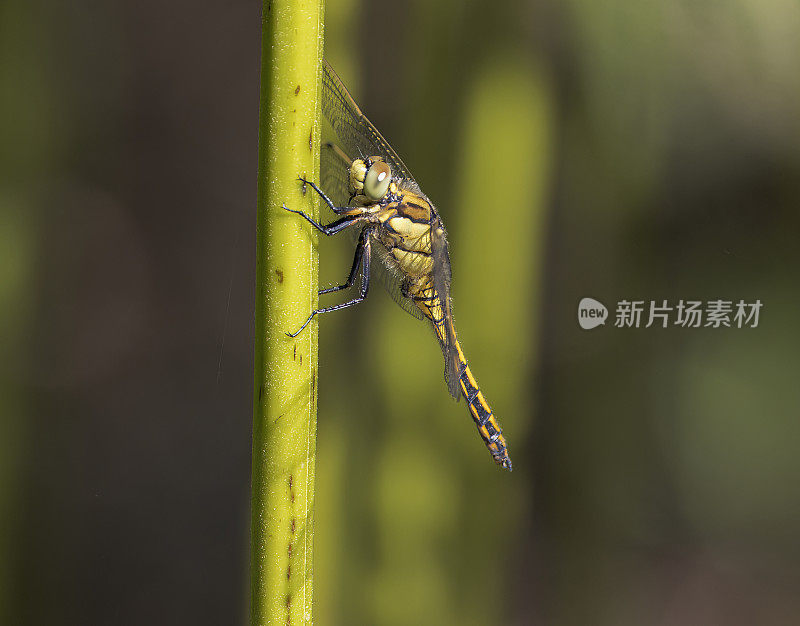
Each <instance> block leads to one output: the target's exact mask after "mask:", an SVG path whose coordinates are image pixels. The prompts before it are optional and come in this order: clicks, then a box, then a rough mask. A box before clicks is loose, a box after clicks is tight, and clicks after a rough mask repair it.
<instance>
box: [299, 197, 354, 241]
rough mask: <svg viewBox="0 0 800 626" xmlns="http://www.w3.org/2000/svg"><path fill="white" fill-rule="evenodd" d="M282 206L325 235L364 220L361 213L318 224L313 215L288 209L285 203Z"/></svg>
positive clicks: (332, 233) (333, 233)
mask: <svg viewBox="0 0 800 626" xmlns="http://www.w3.org/2000/svg"><path fill="white" fill-rule="evenodd" d="M283 208H284V209H286V210H287V211H289V213H297V215H300V216H302V217H303V218H305V219H306V221H308V222H309V223H310V224H311V225H312V226H313V227H314V228H316V229H317V230H318V231H319V232H321V233H325V234H326V235H328V236H330V235H335V234H336V233H338V232H340V231H342V230H344V229H345V228H347V227H348V226H352V225H353V224H357V223H358V222H362V221H364V217H363V216H361V215H356V216H355V217H342V218H339V219H338V220H336V221H335V222H331V223H330V224H320V223H319V222H316V221H314V218H313V217H310V216H308V215H306V214H305V213H303V212H302V211H296V210H294V209H290V208H289V207H287V206H286V205H285V204H284V205H283Z"/></svg>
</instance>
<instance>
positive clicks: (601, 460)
mask: <svg viewBox="0 0 800 626" xmlns="http://www.w3.org/2000/svg"><path fill="white" fill-rule="evenodd" d="M260 11H261V6H260V3H259V2H257V1H256V0H247V1H244V0H227V1H225V2H211V1H209V2H204V3H196V2H188V1H183V0H175V1H172V2H166V3H164V2H153V1H144V2H141V1H140V2H132V1H123V0H117V1H116V2H105V3H103V2H87V1H86V0H77V1H76V2H72V3H68V4H67V3H55V2H52V1H50V2H42V1H40V0H5V2H4V3H3V4H2V5H0V129H1V130H0V138H1V140H0V345H2V347H3V355H4V358H3V361H2V364H1V365H0V623H2V624H6V623H8V624H45V623H47V624H188V623H192V624H240V623H243V622H244V620H245V619H246V609H247V598H246V593H247V591H246V590H247V560H248V552H247V551H248V546H247V541H248V498H249V480H250V475H249V455H250V439H249V433H250V423H251V409H252V407H251V398H252V332H253V331H252V327H253V320H252V310H253V283H254V280H255V277H254V255H253V249H254V245H253V244H254V238H255V234H254V225H255V185H256V178H255V177H256V155H257V146H256V144H257V116H258V75H259V74H258V71H259V70H258V68H259V50H260ZM325 35H326V51H327V56H328V58H329V60H330V61H331V62H332V64H333V66H334V67H335V68H336V69H337V71H338V72H339V73H340V75H341V76H342V78H343V80H344V81H345V83H346V84H347V85H348V86H350V88H351V90H352V91H353V93H354V95H355V97H356V99H357V101H358V102H359V103H360V105H361V106H362V108H363V109H364V110H365V112H366V113H367V115H369V117H370V118H371V119H372V121H373V122H374V123H375V124H376V126H378V128H379V129H381V131H382V132H383V133H384V135H385V136H386V137H387V138H388V139H389V141H391V143H392V144H393V145H394V147H395V148H396V149H397V151H398V152H399V153H400V154H401V155H402V156H403V158H404V160H405V161H406V163H407V164H408V165H409V167H410V168H411V170H412V171H413V172H414V173H415V175H416V177H417V179H418V181H419V182H420V184H421V185H422V187H423V189H424V190H425V192H426V193H427V194H428V195H429V196H430V197H431V199H432V200H433V201H434V202H435V203H436V205H437V207H438V208H439V211H440V213H441V214H442V216H443V218H444V220H445V223H446V224H447V226H448V229H449V234H450V246H451V257H452V265H453V297H454V304H455V317H456V322H457V327H458V329H459V334H460V339H461V342H462V344H463V346H464V350H465V352H466V354H467V356H468V358H469V359H470V364H471V366H472V369H473V371H474V373H475V375H476V377H477V378H478V381H479V382H480V384H481V386H482V388H483V390H484V392H485V394H486V396H487V398H488V400H489V402H490V403H491V404H492V406H493V408H494V410H495V412H496V414H497V416H498V419H499V420H500V423H501V424H502V426H503V427H504V430H505V433H506V435H507V439H508V442H509V447H510V452H511V456H512V459H513V461H514V468H515V469H514V472H513V473H511V474H508V473H506V472H503V471H501V470H499V469H498V468H496V467H495V466H494V465H493V463H492V461H491V458H490V456H489V454H488V453H487V451H486V450H485V448H484V446H483V444H482V443H481V441H480V439H479V438H478V436H477V434H476V432H475V429H474V426H473V425H472V422H471V420H470V418H469V415H468V413H467V410H466V407H465V406H464V404H463V402H462V403H459V404H456V403H454V402H453V401H452V400H451V399H450V398H449V396H448V394H447V390H446V387H445V384H444V381H443V380H442V362H441V356H440V353H439V349H438V346H437V344H436V341H435V339H434V337H433V335H432V333H431V332H430V331H428V330H427V329H426V328H425V327H424V326H423V325H422V324H420V323H419V322H416V321H415V320H414V319H412V318H411V317H410V316H407V315H405V314H404V313H403V312H402V311H401V310H400V309H399V308H398V307H396V306H395V305H394V303H393V302H392V301H391V299H390V298H388V297H386V294H384V293H382V292H381V290H379V289H376V290H374V291H373V292H372V293H371V295H370V298H369V300H368V301H367V302H366V303H365V304H363V305H361V306H360V307H356V308H355V309H350V310H349V311H346V312H341V313H339V314H333V315H330V316H326V317H325V318H324V319H322V320H320V328H321V331H320V335H321V350H320V354H321V362H320V393H319V398H320V400H319V441H318V463H317V468H318V478H317V510H316V547H317V561H316V567H315V578H316V588H315V602H316V609H315V610H316V614H315V620H316V622H317V623H319V624H348V625H349V624H375V625H406V624H437V625H438V624H470V625H472V624H474V625H483V624H557V625H561V624H576V625H583V624H609V625H627V624H631V625H642V624H646V625H651V624H652V625H659V626H662V625H663V626H671V625H677V624H704V625H707V624H720V625H726V626H727V625H738V624H742V625H745V624H746V625H751V624H759V625H762V624H777V625H783V624H793V623H796V622H797V619H798V617H797V616H798V615H800V594H798V589H799V588H800V487H799V486H798V480H799V479H800V455H799V454H798V450H800V414H799V413H800V411H799V409H800V385H798V383H797V379H798V376H799V375H800V353H799V352H798V349H797V348H798V347H800V330H798V321H799V320H800V290H799V289H798V278H800V246H798V245H797V244H798V240H800V237H798V233H799V232H800V214H799V213H798V207H800V72H798V70H797V67H798V62H799V61H800V5H798V4H797V3H795V2H787V1H786V0H730V1H728V2H724V3H721V2H713V1H711V0H675V1H672V2H662V3H656V2H642V1H641V0H610V1H609V2H603V3H599V2H591V1H589V0H565V1H563V2H555V1H554V0H532V1H530V2H524V1H510V0H508V1H497V2H492V3H471V2H466V3H465V2H458V1H457V0H443V1H440V2H422V1H417V2H411V1H400V0H394V1H393V2H386V1H384V0H375V1H372V2H357V1H348V2H334V1H330V2H329V3H328V7H327V20H326V29H325ZM321 258H322V262H323V263H322V268H321V283H322V284H323V285H330V284H334V283H338V282H340V281H341V280H342V279H343V277H344V276H345V275H346V272H347V270H348V268H349V264H350V260H351V258H352V246H351V244H350V242H349V240H348V239H347V238H346V237H345V238H343V239H342V238H338V239H334V240H326V241H323V242H321ZM585 296H591V297H595V298H597V299H598V300H600V301H602V302H604V303H605V304H606V305H607V306H608V307H609V308H610V309H612V315H613V308H614V306H615V304H616V302H618V301H620V300H623V299H628V300H634V299H635V300H645V301H650V300H655V301H661V300H664V299H666V300H670V301H672V302H677V300H680V299H684V300H688V299H694V300H715V299H719V298H722V299H726V300H739V299H744V300H746V301H755V300H756V299H760V300H761V301H762V302H763V304H764V307H763V309H762V311H761V318H760V322H759V326H758V328H755V329H752V328H745V329H736V328H731V329H710V328H700V329H684V328H676V327H671V328H667V329H662V328H655V327H654V328H648V329H643V328H642V329H618V328H614V327H613V325H612V324H607V325H606V327H601V328H598V329H595V330H592V331H584V330H582V329H581V328H580V327H579V326H578V324H577V303H578V301H579V300H580V299H581V298H583V297H585ZM398 368H400V369H401V370H402V371H403V372H405V373H406V375H405V376H404V377H403V378H402V379H401V380H400V381H398V378H397V376H396V372H397V370H398ZM398 382H399V383H401V384H398Z"/></svg>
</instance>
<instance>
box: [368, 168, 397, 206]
mask: <svg viewBox="0 0 800 626" xmlns="http://www.w3.org/2000/svg"><path fill="white" fill-rule="evenodd" d="M390 182H392V168H390V167H389V166H388V165H387V164H386V163H384V162H383V161H375V162H374V163H373V164H372V165H371V166H370V168H369V170H367V176H366V178H365V179H364V195H365V196H367V198H369V199H370V200H372V201H373V202H377V201H378V200H381V199H383V197H384V196H385V195H386V192H388V191H389V183H390Z"/></svg>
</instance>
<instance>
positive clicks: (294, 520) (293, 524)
mask: <svg viewBox="0 0 800 626" xmlns="http://www.w3.org/2000/svg"><path fill="white" fill-rule="evenodd" d="M296 522H297V520H296V519H295V518H294V517H293V518H292V534H294V529H295V526H296Z"/></svg>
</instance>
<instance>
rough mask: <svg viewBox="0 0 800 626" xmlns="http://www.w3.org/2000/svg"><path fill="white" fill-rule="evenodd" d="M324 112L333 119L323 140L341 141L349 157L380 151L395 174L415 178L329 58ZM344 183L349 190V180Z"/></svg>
mask: <svg viewBox="0 0 800 626" xmlns="http://www.w3.org/2000/svg"><path fill="white" fill-rule="evenodd" d="M322 115H323V116H324V117H325V119H326V120H327V121H328V123H329V128H328V129H327V130H328V131H329V132H330V134H331V136H328V137H325V136H324V135H325V133H324V130H325V129H323V141H324V142H325V141H327V142H330V143H333V144H335V145H337V146H338V147H339V148H340V149H341V150H342V151H343V152H344V154H345V155H346V158H348V160H350V161H352V160H353V159H356V158H357V157H368V156H378V155H379V156H382V157H383V158H384V160H385V161H386V162H387V163H388V164H389V165H390V166H391V168H392V173H393V174H394V175H395V176H399V177H400V178H405V179H407V180H413V179H414V177H413V176H412V175H411V172H410V171H409V170H408V168H407V167H406V165H405V163H403V160H402V159H401V158H400V157H399V156H397V153H396V152H395V151H394V150H393V149H392V147H391V146H390V145H389V142H388V141H386V140H385V139H384V138H383V136H382V135H381V134H380V133H379V132H378V129H377V128H375V127H374V126H373V125H372V122H370V121H369V120H368V119H367V118H366V117H365V116H364V114H363V113H362V112H361V109H359V108H358V105H357V104H356V103H355V102H354V101H353V98H352V97H351V96H350V94H349V93H348V91H347V89H346V88H345V86H344V85H343V84H342V81H341V80H339V77H338V76H337V75H336V72H334V71H333V68H332V67H331V66H330V65H329V64H328V62H327V61H325V62H324V63H323V68H322ZM339 162H341V160H340V161H339ZM349 166H350V163H347V166H346V167H349ZM344 186H345V193H347V180H345V185H344Z"/></svg>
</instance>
